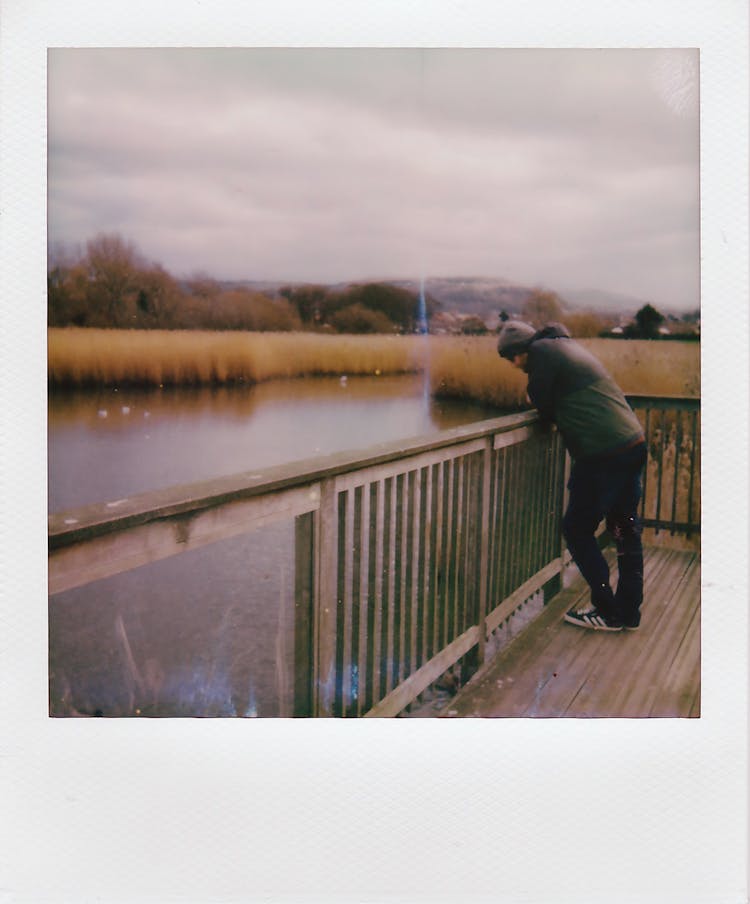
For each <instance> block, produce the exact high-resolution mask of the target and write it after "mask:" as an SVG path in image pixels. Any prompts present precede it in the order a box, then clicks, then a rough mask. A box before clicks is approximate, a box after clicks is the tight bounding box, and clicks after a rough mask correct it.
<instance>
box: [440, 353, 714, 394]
mask: <svg viewBox="0 0 750 904" xmlns="http://www.w3.org/2000/svg"><path fill="white" fill-rule="evenodd" d="M578 341H580V343H581V344H582V345H584V346H586V348H588V349H589V350H590V351H591V352H593V354H595V355H596V356H597V357H598V358H599V359H600V360H601V362H602V363H603V364H604V366H605V367H606V368H607V370H608V371H609V372H610V373H611V374H612V376H613V377H614V379H615V380H616V381H617V383H618V384H619V385H620V386H621V387H622V389H623V391H624V392H626V393H630V394H633V395H664V396H669V395H676V396H692V397H697V396H699V395H700V346H699V345H698V343H695V342H653V341H648V340H628V341H623V340H618V339H581V340H578ZM429 367H430V381H431V386H432V391H433V393H434V394H436V395H441V396H446V397H453V398H471V399H475V400H477V401H479V402H482V403H485V404H488V405H494V406H497V407H500V408H513V407H523V406H525V405H526V404H527V402H526V376H525V374H523V373H521V372H520V371H518V370H516V369H515V368H514V367H513V366H512V365H511V364H510V363H509V362H507V361H503V360H501V359H500V358H499V356H498V354H497V350H496V339H494V338H493V337H466V338H450V339H448V338H446V339H445V340H444V339H443V338H442V337H440V338H437V339H436V340H435V341H434V342H433V343H431V345H430V359H429Z"/></svg>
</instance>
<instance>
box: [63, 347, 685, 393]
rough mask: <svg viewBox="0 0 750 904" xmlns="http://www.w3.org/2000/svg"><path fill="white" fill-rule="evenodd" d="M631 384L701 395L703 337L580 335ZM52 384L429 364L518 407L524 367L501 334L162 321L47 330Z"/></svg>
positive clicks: (454, 381)
mask: <svg viewBox="0 0 750 904" xmlns="http://www.w3.org/2000/svg"><path fill="white" fill-rule="evenodd" d="M580 341H581V343H582V344H583V345H585V346H587V347H588V348H590V349H591V350H592V351H593V353H594V354H595V355H597V357H599V358H600V359H601V361H602V362H603V363H604V365H605V367H607V369H608V370H609V371H610V373H611V374H612V375H613V377H614V378H615V379H616V380H617V382H618V383H619V384H620V386H621V387H622V388H623V390H624V391H625V392H628V393H634V394H644V395H647V394H652V395H686V396H699V395H700V346H699V345H698V344H697V343H682V342H649V341H638V340H633V341H627V342H626V341H621V340H612V339H582V340H580ZM48 365H49V381H50V384H51V385H53V386H68V387H83V386H119V385H141V386H168V385H172V386H174V385H177V386H179V385H223V384H234V383H245V384H254V383H260V382H264V381H266V380H271V379H276V378H294V377H303V376H334V375H341V374H346V375H348V376H364V375H370V376H372V375H380V374H383V375H386V374H407V373H417V372H420V371H423V370H425V369H426V370H427V371H428V374H429V380H430V387H431V391H432V393H433V395H435V396H440V397H445V398H458V399H466V400H472V401H476V402H479V403H480V404H485V405H488V406H492V407H495V408H502V409H505V410H513V409H518V408H523V407H525V406H526V405H527V404H528V403H527V400H526V376H525V374H523V373H521V372H520V371H518V370H516V369H515V368H513V367H512V366H511V365H510V364H509V363H508V362H507V361H503V360H502V359H501V358H500V357H499V356H498V354H497V351H496V339H495V338H494V337H492V336H484V337H468V336H467V337H454V336H429V337H427V336H386V335H376V336H350V335H321V334H317V333H246V332H202V331H158V330H153V331H152V330H142V331H138V330H95V329H50V330H49V335H48Z"/></svg>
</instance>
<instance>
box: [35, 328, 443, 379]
mask: <svg viewBox="0 0 750 904" xmlns="http://www.w3.org/2000/svg"><path fill="white" fill-rule="evenodd" d="M424 359H425V356H424V337H418V336H326V335H320V334H314V333H245V332H202V331H159V330H153V331H151V330H143V331H136V330H94V329H50V330H49V334H48V377H49V382H50V383H51V384H52V385H53V386H70V387H78V386H119V385H140V386H168V385H216V384H231V383H246V384H254V383H260V382H263V381H266V380H271V379H276V378H293V377H302V376H328V375H339V374H347V375H350V376H362V375H378V374H404V373H416V372H418V371H421V370H422V369H423V368H424Z"/></svg>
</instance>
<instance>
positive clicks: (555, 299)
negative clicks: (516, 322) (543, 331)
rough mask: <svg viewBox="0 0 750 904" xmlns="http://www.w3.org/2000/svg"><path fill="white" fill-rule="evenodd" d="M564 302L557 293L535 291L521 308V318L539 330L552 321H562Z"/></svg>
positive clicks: (543, 290)
mask: <svg viewBox="0 0 750 904" xmlns="http://www.w3.org/2000/svg"><path fill="white" fill-rule="evenodd" d="M562 316H563V311H562V302H561V301H560V297H559V296H558V295H557V294H556V293H555V292H549V291H547V290H546V289H534V290H533V291H532V293H531V294H530V295H529V297H528V298H527V299H526V301H525V302H524V303H523V306H522V307H521V317H522V318H523V319H524V320H525V321H526V322H527V323H530V324H531V325H532V326H535V327H536V328H537V329H539V328H540V327H542V326H544V324H545V323H549V322H550V321H555V320H562Z"/></svg>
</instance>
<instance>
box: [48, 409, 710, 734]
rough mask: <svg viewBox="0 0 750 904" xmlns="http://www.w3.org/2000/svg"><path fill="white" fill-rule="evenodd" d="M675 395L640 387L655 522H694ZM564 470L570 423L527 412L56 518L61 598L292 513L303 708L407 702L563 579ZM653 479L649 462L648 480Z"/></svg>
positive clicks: (397, 706)
mask: <svg viewBox="0 0 750 904" xmlns="http://www.w3.org/2000/svg"><path fill="white" fill-rule="evenodd" d="M663 403H666V400H644V399H637V400H634V407H636V408H640V409H643V410H644V411H645V421H646V423H647V425H648V429H649V434H650V436H649V442H650V446H651V447H652V448H651V451H652V460H653V461H656V462H657V472H658V475H659V484H658V486H659V489H657V490H656V503H655V512H656V514H655V516H653V517H652V516H651V515H649V512H650V508H649V506H651V502H650V501H649V500H650V499H651V498H652V497H651V496H649V497H647V500H646V502H647V504H646V509H645V511H646V514H647V515H648V519H647V520H648V521H649V522H650V523H653V524H654V525H655V526H658V527H670V524H671V528H673V529H685V528H687V529H688V530H696V529H697V521H696V519H695V516H694V511H695V504H694V503H695V499H697V498H698V495H697V481H696V477H695V473H696V468H697V464H696V463H697V431H696V422H695V419H694V418H693V420H692V422H689V424H688V427H687V428H685V427H684V426H680V424H681V423H682V422H681V420H679V419H678V420H677V421H675V420H674V413H675V412H677V413H678V414H679V413H680V412H681V411H682V410H683V409H682V408H679V407H678V408H674V406H672V408H671V409H670V408H668V407H666V404H663ZM654 410H656V411H659V412H664V411H669V412H670V417H672V421H670V422H669V423H670V424H672V426H671V427H670V428H669V429H670V430H673V431H674V432H675V442H676V441H677V437H678V436H679V442H678V443H677V452H676V455H677V462H678V470H679V468H680V467H682V464H683V461H684V460H685V461H687V459H684V455H685V454H687V453H683V451H681V450H682V445H681V444H684V441H685V439H686V437H687V438H689V440H690V442H691V443H692V446H691V451H690V453H689V455H688V458H689V461H690V468H691V469H690V475H689V476H688V478H687V481H688V487H689V489H688V494H689V496H690V499H689V501H688V503H687V514H685V515H684V517H683V514H682V513H681V510H680V508H679V504H678V497H679V494H680V488H681V486H682V484H681V483H678V478H677V477H675V478H674V479H673V482H672V487H673V495H672V497H670V504H669V506H668V508H670V511H671V516H672V522H670V521H669V518H668V517H667V516H666V515H665V514H664V512H663V511H662V508H663V505H662V503H663V502H664V501H665V500H666V498H667V494H666V491H665V490H664V489H663V488H661V487H662V484H664V482H665V480H667V478H666V477H665V474H666V473H667V471H666V468H667V464H668V458H669V455H668V450H669V448H670V447H671V446H670V443H671V442H672V439H671V438H670V437H671V434H670V435H667V422H666V421H665V419H664V416H662V417H661V419H659V418H653V417H652V412H653V411H654ZM685 410H688V411H689V412H690V411H691V410H692V409H691V408H690V406H688V407H687V409H685ZM655 425H656V426H655ZM654 444H655V445H654ZM565 472H566V457H565V452H564V449H563V446H562V443H561V441H560V437H559V435H558V434H557V433H555V432H552V433H542V432H541V431H540V429H539V426H538V423H537V416H536V413H535V412H526V413H522V414H518V415H512V416H508V417H503V418H499V419H495V420H490V421H483V422H480V423H477V424H474V425H471V426H469V427H464V428H457V429H454V430H449V431H443V432H441V433H439V434H436V435H434V436H431V437H428V438H422V439H416V440H412V441H408V442H406V443H400V444H383V445H381V446H379V447H377V448H375V449H370V450H368V451H367V452H366V453H364V454H363V453H353V454H352V453H344V454H340V455H334V456H329V457H326V458H322V459H316V460H314V461H310V462H302V463H296V464H293V465H288V466H283V467H277V468H273V469H269V470H266V471H264V472H262V473H259V474H241V475H237V476H235V477H232V478H220V479H216V480H212V481H208V482H204V483H196V484H192V485H190V486H187V487H176V488H170V489H167V490H163V491H160V492H156V493H147V494H143V495H140V496H134V497H131V498H129V499H125V500H119V501H117V502H114V503H109V504H103V505H94V506H90V507H87V508H84V509H80V510H77V511H75V512H66V513H61V514H55V515H52V516H51V517H50V519H49V588H50V594H51V597H52V598H54V597H55V595H57V594H63V593H66V592H68V591H70V590H72V589H73V588H77V587H84V586H85V585H92V584H94V583H95V582H97V581H100V580H103V579H107V578H111V577H112V576H114V575H117V574H122V573H124V572H132V571H133V570H135V569H138V568H140V567H141V566H144V565H148V564H150V563H154V562H157V561H159V560H162V559H168V558H170V557H174V556H179V555H182V554H184V553H186V552H188V551H190V550H194V549H196V548H199V547H203V546H206V545H207V544H212V543H216V542H217V541H221V540H227V539H228V538H232V537H237V536H238V535H243V534H246V533H247V532H249V531H253V530H255V529H262V528H266V527H268V526H269V525H272V524H274V523H275V522H279V521H287V522H289V520H290V519H293V521H294V541H293V542H294V555H293V561H294V591H293V597H294V603H293V605H294V618H293V622H294V629H293V630H294V639H293V650H294V655H293V658H294V669H293V672H294V674H293V675H292V676H290V677H289V679H288V680H289V681H291V682H292V683H293V686H294V691H293V698H294V704H293V714H294V715H298V716H305V715H315V716H363V715H367V716H391V715H396V714H398V713H399V712H401V711H402V710H403V709H404V708H405V707H406V706H407V705H408V704H409V703H411V702H412V701H413V700H415V699H416V698H417V697H418V696H419V695H420V694H421V693H422V692H423V691H424V690H425V689H426V688H428V687H429V686H430V685H431V684H433V683H434V682H435V681H436V679H438V678H439V677H440V676H441V675H443V674H444V673H445V672H446V671H447V670H449V669H451V668H452V667H456V666H457V665H458V666H459V667H461V668H463V669H468V670H472V669H475V668H476V667H477V666H478V665H479V664H481V662H482V661H483V660H484V657H485V645H486V643H487V641H488V638H489V637H490V636H491V634H492V632H493V631H495V629H497V628H498V627H499V626H500V625H501V624H503V622H504V621H505V620H507V619H508V618H509V617H510V616H511V615H512V613H513V612H514V611H515V610H516V609H517V608H518V607H519V606H520V605H521V604H522V603H524V602H525V601H526V600H527V599H529V598H530V597H531V596H532V595H534V594H537V593H538V592H539V591H542V592H543V593H544V597H545V599H547V598H549V597H550V596H551V595H554V593H556V592H557V590H558V589H559V586H560V576H561V571H562V568H563V562H564V559H563V552H562V548H561V537H560V520H561V516H562V507H563V502H564V492H565V490H564V488H565V479H564V475H565ZM657 472H655V473H657ZM650 473H651V472H649V474H650ZM654 480H655V478H654V477H653V476H652V477H651V483H649V476H648V475H647V488H648V489H649V490H650V489H652V488H653V483H654ZM679 480H680V481H683V482H684V480H685V478H684V475H683V476H680V477H679ZM691 494H693V495H691ZM651 507H652V508H653V506H651ZM675 518H678V519H679V521H677V522H676V521H675ZM244 565H245V566H247V568H248V574H247V581H248V582H251V581H252V576H251V570H252V569H251V567H250V566H249V565H248V563H244ZM52 605H53V599H51V606H52ZM95 611H96V610H95ZM95 617H102V618H104V617H105V615H101V616H98V615H97V616H95ZM120 629H121V633H122V634H123V644H124V649H125V654H124V655H125V656H126V658H127V659H128V661H129V662H130V667H131V671H132V673H133V674H134V675H136V676H137V675H138V674H139V672H138V667H137V663H136V662H135V661H134V660H135V658H137V657H136V656H135V654H134V653H133V651H132V649H131V646H130V644H129V643H128V641H127V637H126V636H124V627H123V626H122V624H120ZM285 680H286V679H285ZM138 681H139V682H142V679H140V678H139V679H138ZM132 705H133V706H135V704H134V703H133V704H132ZM195 714H196V715H202V714H203V713H201V712H197V713H195ZM288 714H290V715H291V714H292V713H291V712H290V713H288Z"/></svg>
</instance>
